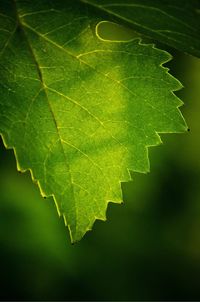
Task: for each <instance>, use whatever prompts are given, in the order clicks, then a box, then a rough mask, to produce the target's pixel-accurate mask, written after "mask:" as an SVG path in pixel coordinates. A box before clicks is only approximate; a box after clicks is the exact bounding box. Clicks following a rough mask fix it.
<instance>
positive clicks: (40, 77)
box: [13, 0, 78, 226]
mask: <svg viewBox="0 0 200 302" xmlns="http://www.w3.org/2000/svg"><path fill="white" fill-rule="evenodd" d="M13 1H14V6H15V11H16V18H17V26H18V27H19V28H20V29H21V31H22V33H23V35H24V37H25V39H26V41H27V45H28V48H29V52H30V54H31V56H32V59H33V61H34V62H35V66H36V70H37V73H38V78H39V80H40V83H41V89H42V90H43V91H44V94H45V98H46V101H47V104H48V107H49V110H50V113H51V116H52V119H53V122H54V125H55V128H56V132H57V135H58V139H59V142H60V146H61V150H62V153H63V156H64V159H65V165H66V168H67V171H68V172H69V178H70V186H71V190H72V196H73V203H74V208H75V225H76V226H77V216H78V215H77V207H76V199H75V194H74V187H73V178H72V174H71V170H70V165H69V162H68V160H67V155H66V153H65V151H64V148H63V144H62V138H61V135H60V131H59V127H58V124H57V121H56V117H55V114H54V112H53V108H52V106H51V103H50V101H49V98H48V94H47V86H46V84H45V82H44V79H43V75H42V71H41V68H40V65H39V63H38V61H37V58H36V55H35V53H34V50H33V48H32V46H31V43H30V41H29V38H28V35H27V33H26V31H25V30H24V26H23V23H22V21H21V20H20V16H19V14H18V9H17V0H13ZM52 195H53V197H54V199H55V201H56V198H55V195H54V194H53V193H52ZM61 214H62V213H61Z"/></svg>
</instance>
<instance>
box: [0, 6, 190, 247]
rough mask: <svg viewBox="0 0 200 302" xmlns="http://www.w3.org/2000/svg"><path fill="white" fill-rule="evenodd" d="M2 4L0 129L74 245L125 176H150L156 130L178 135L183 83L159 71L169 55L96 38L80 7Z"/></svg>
mask: <svg viewBox="0 0 200 302" xmlns="http://www.w3.org/2000/svg"><path fill="white" fill-rule="evenodd" d="M0 8H1V14H0V28H1V31H0V48H1V50H0V78H1V84H0V85H1V97H0V133H1V134H2V137H3V140H4V143H5V145H6V146H7V147H8V148H14V152H15V156H16V158H17V165H18V170H21V171H25V170H30V172H31V175H32V178H33V180H35V181H36V182H37V183H38V185H39V187H40V190H41V193H42V195H43V196H53V198H54V200H55V202H56V205H57V209H58V212H59V214H60V215H62V216H63V217H64V220H65V223H66V224H67V225H68V228H69V230H70V235H71V240H72V241H73V242H74V241H77V240H79V239H80V238H81V237H82V236H83V235H84V234H85V232H86V231H87V230H89V229H91V227H92V225H93V223H94V221H95V220H96V219H102V220H105V219H106V215H105V212H106V208H107V204H108V202H110V201H112V202H115V203H121V202H122V192H121V184H120V182H124V181H129V180H130V179H131V177H130V171H138V172H144V173H145V172H148V171H149V160H148V151H147V147H149V146H155V145H158V144H160V143H161V140H160V137H159V135H158V133H164V132H182V131H185V130H186V125H185V122H184V120H183V118H182V115H181V114H180V111H179V110H178V109H177V108H178V107H179V106H180V105H181V104H182V103H181V101H180V100H179V99H178V98H177V97H176V96H175V95H174V94H173V92H172V91H176V90H178V89H180V88H181V84H180V83H179V82H178V81H177V80H176V79H175V78H173V77H172V76H171V75H169V74H168V70H167V69H166V68H164V67H162V64H163V63H165V62H167V61H168V60H169V59H170V58H171V57H170V55H169V54H168V53H166V52H164V51H161V50H158V49H156V48H154V46H153V45H143V44H142V43H141V42H140V41H139V40H138V39H137V40H134V41H129V42H105V41H102V40H100V39H99V38H98V36H97V35H96V34H95V28H96V26H97V25H98V24H99V22H100V21H101V19H99V17H98V16H96V14H95V13H94V12H91V11H90V10H88V9H87V6H85V5H84V4H82V3H81V2H79V1H77V2H75V1H70V0H69V1H62V0H58V1H48V0H41V1H31V0H28V1H18V2H17V4H16V3H15V2H13V1H8V0H1V3H0ZM27 202H28V201H27Z"/></svg>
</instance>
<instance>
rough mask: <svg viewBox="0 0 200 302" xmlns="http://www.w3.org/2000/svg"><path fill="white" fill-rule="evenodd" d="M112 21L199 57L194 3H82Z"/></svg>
mask: <svg viewBox="0 0 200 302" xmlns="http://www.w3.org/2000/svg"><path fill="white" fill-rule="evenodd" d="M81 1H82V2H83V3H86V4H87V5H90V6H92V7H94V8H95V9H96V10H97V11H99V12H101V13H102V15H105V16H106V17H107V18H111V20H113V18H114V20H117V21H120V23H123V24H124V25H127V26H129V27H131V28H133V29H134V30H136V31H138V32H139V33H142V34H144V35H146V36H148V37H150V38H152V39H155V40H157V41H159V42H162V43H164V44H167V45H169V46H172V47H174V48H176V49H178V50H180V51H184V52H186V53H188V54H191V55H193V56H197V57H200V34H199V33H200V18H199V11H200V10H199V9H200V7H199V3H198V1H196V0H192V1H190V0H188V1H187V0H178V1H176V3H174V1H173V0H167V1H163V2H162V1H155V0H153V1H148V0H126V1H122V0H117V1H114V2H112V1H107V0H101V1H99V0H81Z"/></svg>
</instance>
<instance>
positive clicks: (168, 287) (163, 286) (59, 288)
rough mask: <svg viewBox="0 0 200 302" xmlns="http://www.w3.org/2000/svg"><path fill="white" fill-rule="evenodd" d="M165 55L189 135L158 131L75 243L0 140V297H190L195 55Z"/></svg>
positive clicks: (197, 226) (194, 228)
mask: <svg viewBox="0 0 200 302" xmlns="http://www.w3.org/2000/svg"><path fill="white" fill-rule="evenodd" d="M111 35H112V33H111ZM170 52H171V53H173V56H174V59H173V60H172V61H171V62H169V63H168V64H167V66H168V67H169V68H170V70H171V73H172V74H173V75H175V76H176V77H177V78H178V79H179V80H181V82H182V83H183V84H184V86H185V88H184V89H182V90H181V91H179V92H177V95H178V96H179V97H181V98H182V100H183V101H184V103H185V105H184V106H183V107H182V108H181V110H182V112H183V114H184V116H185V118H186V121H187V123H188V126H189V128H190V132H188V133H184V134H170V135H162V136H161V137H162V140H163V142H164V144H163V145H161V146H159V147H155V148H151V149H150V150H149V156H150V162H151V172H150V173H149V174H146V175H145V174H138V173H134V175H133V182H130V183H125V184H123V185H122V187H123V194H124V200H125V204H124V205H114V204H110V205H109V208H108V211H107V217H108V221H107V222H99V221H97V222H96V223H95V225H94V228H93V231H92V232H89V233H87V234H86V236H85V237H84V238H83V239H82V241H80V242H79V243H77V244H75V245H71V243H70V240H69V235H68V230H67V229H66V228H65V226H64V223H63V220H62V219H61V218H59V217H58V215H57V212H56V207H55V205H54V203H53V200H51V199H43V198H42V197H41V196H40V194H39V190H38V188H37V186H36V185H35V184H33V183H32V180H31V177H30V174H29V172H27V173H25V174H21V173H19V172H17V171H16V162H15V158H14V154H13V151H12V150H5V148H4V146H3V143H2V141H1V146H0V267H1V269H0V271H1V274H0V298H1V300H81V301H84V300H111V301H113V300H116V301H117V300H118V301H122V300H200V283H199V282H200V281H199V276H200V188H199V187H200V157H199V151H200V139H199V131H200V115H199V112H200V102H199V101H200V60H199V59H196V58H193V57H190V56H187V55H183V54H180V53H178V52H175V51H174V50H171V49H170Z"/></svg>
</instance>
